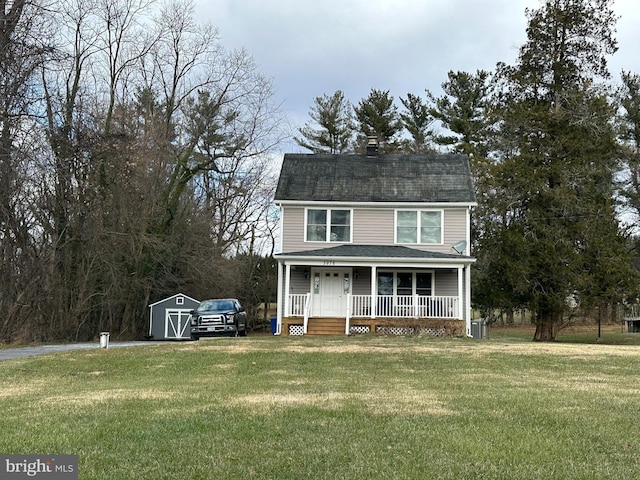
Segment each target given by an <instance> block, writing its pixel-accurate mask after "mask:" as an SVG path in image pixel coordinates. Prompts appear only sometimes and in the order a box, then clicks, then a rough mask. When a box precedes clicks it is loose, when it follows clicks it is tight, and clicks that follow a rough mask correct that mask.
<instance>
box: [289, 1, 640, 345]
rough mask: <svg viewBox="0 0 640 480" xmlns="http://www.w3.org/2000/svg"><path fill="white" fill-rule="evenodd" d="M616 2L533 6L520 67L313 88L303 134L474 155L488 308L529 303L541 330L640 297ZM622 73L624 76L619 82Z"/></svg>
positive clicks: (639, 174) (356, 145) (353, 146)
mask: <svg viewBox="0 0 640 480" xmlns="http://www.w3.org/2000/svg"><path fill="white" fill-rule="evenodd" d="M612 3H613V2H612V1H611V0H546V1H544V2H541V6H540V7H539V8H538V9H532V10H527V11H526V16H527V19H528V26H527V40H526V42H525V43H524V45H522V46H521V47H520V49H519V55H518V57H517V60H516V62H515V63H514V64H513V65H507V64H504V63H499V64H498V65H497V66H496V69H495V71H492V72H488V71H482V70H479V71H476V72H454V71H451V72H449V74H448V79H447V80H446V81H445V82H444V83H443V84H442V91H443V95H441V96H436V95H434V94H433V93H432V92H431V91H429V90H426V91H425V92H424V95H423V96H420V95H416V94H414V93H408V94H407V95H406V96H404V97H400V108H398V106H397V105H396V102H395V99H394V97H393V96H392V95H391V94H390V93H389V91H388V90H386V91H385V90H377V89H372V90H371V92H370V94H369V96H368V97H367V98H364V99H362V100H360V101H359V103H358V104H357V105H352V104H351V103H350V101H349V100H347V99H345V97H344V94H343V92H342V91H340V90H338V91H336V92H335V93H334V94H332V95H326V94H325V95H323V96H320V97H317V98H316V99H315V102H314V104H313V105H312V107H311V110H310V112H309V115H310V117H311V120H310V121H309V122H308V123H307V124H306V125H304V127H302V128H300V129H299V134H300V135H299V137H296V141H297V143H298V144H299V145H300V146H302V147H305V148H307V149H309V150H311V151H313V152H325V153H338V152H342V153H345V152H346V153H348V152H364V151H365V148H366V139H367V136H370V135H374V136H376V137H377V138H378V141H379V142H380V144H381V145H382V147H381V150H382V151H383V152H387V153H390V152H391V153H392V152H422V153H424V152H454V153H464V154H467V155H468V156H469V158H470V163H471V170H472V174H473V176H474V180H475V188H476V195H477V201H478V206H477V208H475V209H474V212H473V214H472V242H473V245H472V252H473V255H474V256H476V257H477V259H478V260H477V263H476V264H475V265H474V268H473V271H472V284H473V287H472V301H473V304H474V306H475V308H477V309H479V310H481V311H482V312H483V314H484V315H490V314H492V313H494V312H496V311H499V312H502V313H504V314H506V315H507V317H509V316H512V315H513V312H515V311H524V310H527V311H529V312H531V313H532V315H533V322H534V323H535V324H536V332H535V337H534V339H536V340H543V341H548V340H554V339H555V337H556V334H557V332H558V330H559V329H560V328H562V327H563V326H565V325H566V324H567V323H568V322H569V321H571V319H572V318H573V317H574V316H575V315H577V314H580V315H583V316H584V315H589V316H592V317H596V318H600V319H601V318H603V317H605V316H607V317H608V315H609V314H610V313H611V312H612V311H613V310H614V309H617V308H619V307H620V306H621V305H623V304H624V303H637V302H638V294H639V292H638V287H639V277H638V255H637V253H636V247H637V245H638V244H639V241H638V238H637V236H634V235H633V234H634V231H635V230H636V228H637V222H638V218H640V149H639V147H640V143H639V141H640V76H638V75H637V74H633V73H629V72H622V74H621V76H620V78H619V79H612V77H611V75H610V73H609V71H608V69H607V60H608V58H609V56H610V55H612V54H614V53H615V51H616V50H617V42H616V39H615V37H614V33H615V23H616V20H617V19H616V16H615V14H614V12H613V10H612ZM612 80H613V81H612Z"/></svg>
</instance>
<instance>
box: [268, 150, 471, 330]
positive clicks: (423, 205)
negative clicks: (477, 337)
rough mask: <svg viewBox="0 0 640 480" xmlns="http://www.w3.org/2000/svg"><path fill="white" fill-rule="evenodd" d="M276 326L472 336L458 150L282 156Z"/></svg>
mask: <svg viewBox="0 0 640 480" xmlns="http://www.w3.org/2000/svg"><path fill="white" fill-rule="evenodd" d="M275 203H276V205H278V206H279V207H280V238H281V246H280V252H279V253H278V254H277V255H276V258H277V260H278V314H277V317H278V320H277V333H279V334H282V335H304V334H307V333H308V334H322V333H324V334H353V333H369V332H370V333H383V334H403V333H414V332H416V331H419V332H420V333H427V334H432V335H437V336H440V335H447V334H449V335H465V334H466V335H469V334H470V319H471V306H470V299H471V282H470V270H471V269H470V267H471V264H472V263H473V262H474V261H475V259H474V258H472V257H471V256H470V252H469V244H470V243H469V237H470V211H471V207H473V206H474V205H475V204H476V203H475V195H474V190H473V183H472V179H471V172H470V170H469V162H468V159H467V157H466V156H465V155H431V154H429V155H426V154H425V155H405V154H390V155H384V154H377V152H375V151H372V152H370V153H368V154H366V155H364V154H363V155H342V154H341V155H329V154H321V155H313V154H287V155H285V157H284V161H283V165H282V170H281V173H280V179H279V182H278V187H277V190H276V194H275Z"/></svg>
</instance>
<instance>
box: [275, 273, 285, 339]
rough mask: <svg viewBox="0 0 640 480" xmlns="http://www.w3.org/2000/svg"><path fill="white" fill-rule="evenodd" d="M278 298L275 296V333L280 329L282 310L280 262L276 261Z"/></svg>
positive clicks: (278, 332)
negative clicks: (276, 303)
mask: <svg viewBox="0 0 640 480" xmlns="http://www.w3.org/2000/svg"><path fill="white" fill-rule="evenodd" d="M277 295H278V298H277V300H276V301H277V302H278V305H277V307H276V316H277V320H276V322H277V326H276V333H277V334H280V332H281V331H282V310H283V308H282V307H283V305H284V303H283V301H282V262H278V293H277Z"/></svg>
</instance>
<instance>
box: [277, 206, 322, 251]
mask: <svg viewBox="0 0 640 480" xmlns="http://www.w3.org/2000/svg"><path fill="white" fill-rule="evenodd" d="M281 221H282V253H289V252H299V251H302V250H315V249H316V248H318V246H317V244H305V242H304V207H285V208H283V210H282V219H281ZM309 245H312V246H309Z"/></svg>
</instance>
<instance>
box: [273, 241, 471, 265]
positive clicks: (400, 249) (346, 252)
mask: <svg viewBox="0 0 640 480" xmlns="http://www.w3.org/2000/svg"><path fill="white" fill-rule="evenodd" d="M276 257H280V258H309V259H311V258H327V257H331V258H336V257H339V258H344V259H347V258H351V259H359V260H366V259H377V260H382V259H402V260H414V261H416V260H418V261H420V260H423V261H429V260H431V261H438V260H439V261H453V262H455V263H473V262H475V258H473V257H468V256H466V255H456V254H450V253H440V252H431V251H426V250H417V249H415V248H410V247H405V246H401V245H351V244H350V245H337V246H335V247H328V248H321V249H318V250H306V251H303V252H288V253H280V254H277V255H276Z"/></svg>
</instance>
